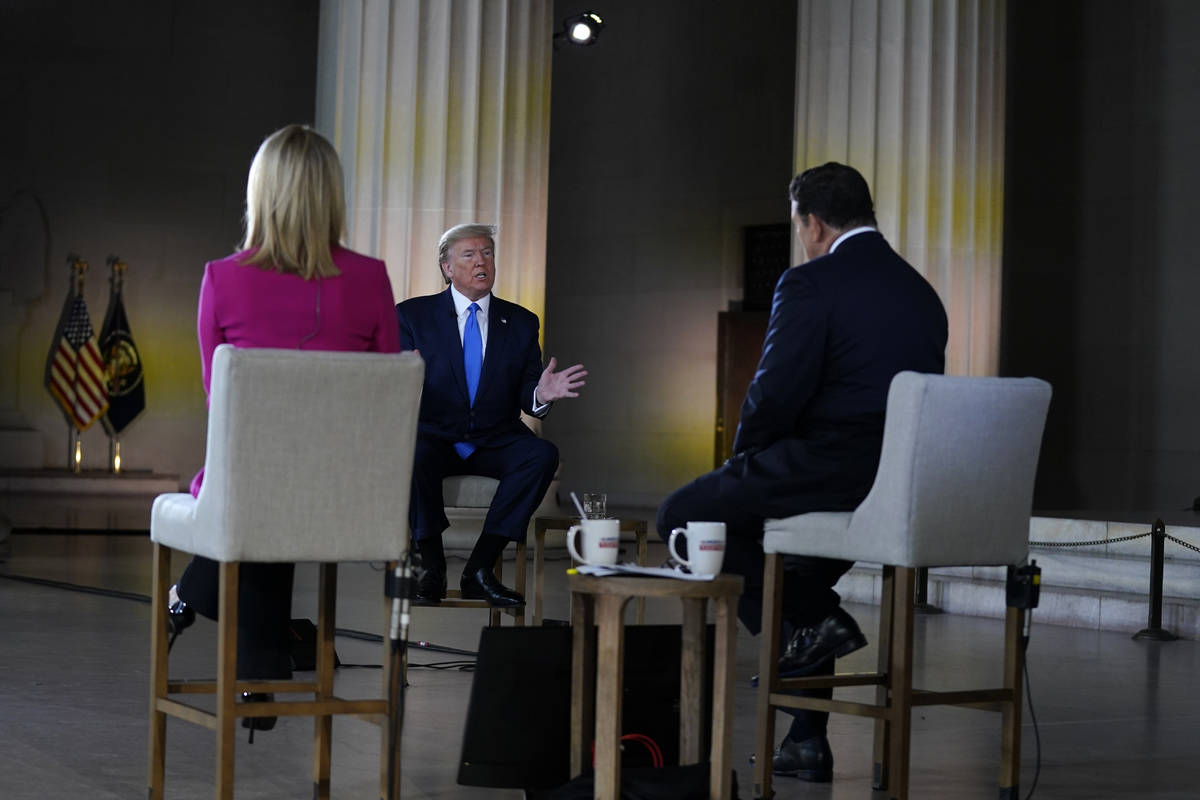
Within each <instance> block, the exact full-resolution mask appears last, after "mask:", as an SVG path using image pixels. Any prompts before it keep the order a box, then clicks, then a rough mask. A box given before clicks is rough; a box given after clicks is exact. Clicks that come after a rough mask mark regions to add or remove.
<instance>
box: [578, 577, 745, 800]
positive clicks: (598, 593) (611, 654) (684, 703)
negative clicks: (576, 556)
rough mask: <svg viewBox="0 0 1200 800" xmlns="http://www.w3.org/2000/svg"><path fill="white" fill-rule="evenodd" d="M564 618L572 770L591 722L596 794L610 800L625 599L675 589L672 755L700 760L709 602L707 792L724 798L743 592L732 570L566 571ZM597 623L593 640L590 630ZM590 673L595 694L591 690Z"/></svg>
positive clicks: (587, 747) (615, 783) (617, 756)
mask: <svg viewBox="0 0 1200 800" xmlns="http://www.w3.org/2000/svg"><path fill="white" fill-rule="evenodd" d="M567 584H568V586H569V587H570V590H571V601H572V602H571V625H572V627H573V629H574V649H573V653H572V667H571V775H572V776H576V775H579V774H580V773H581V772H582V771H583V769H584V767H585V766H586V765H587V764H588V762H589V760H590V759H591V740H590V739H589V737H588V736H586V735H585V734H586V732H588V731H591V730H593V729H594V730H595V764H596V783H595V797H596V798H597V800H617V799H618V798H619V797H620V794H621V741H620V740H621V693H622V682H623V675H622V669H621V667H622V664H623V663H624V652H623V651H624V646H625V615H624V611H625V604H626V603H627V602H629V600H630V598H633V597H678V598H679V599H680V601H681V602H682V603H683V625H682V637H683V640H682V647H681V648H680V667H679V670H680V672H679V675H680V682H679V689H680V697H681V701H680V704H679V760H680V762H681V763H683V764H697V763H699V762H700V761H701V753H700V742H701V740H702V737H701V735H700V726H701V721H702V720H703V719H704V715H703V713H702V712H703V708H704V700H705V698H704V697H702V692H703V688H704V662H705V658H704V647H705V638H706V637H705V630H704V622H705V604H706V603H707V601H709V600H712V601H713V605H714V608H715V610H716V627H717V630H716V640H715V642H714V645H713V646H714V650H715V652H714V653H713V696H712V739H711V746H710V750H709V762H710V764H711V772H710V775H709V798H710V800H728V798H729V794H730V791H731V790H732V786H731V781H730V771H731V768H732V757H733V677H734V653H735V647H736V635H737V630H736V625H737V600H738V597H739V596H740V595H741V593H742V578H741V576H738V575H718V576H717V577H716V578H715V579H714V580H711V581H684V580H674V579H671V578H643V577H616V576H611V577H606V578H596V577H593V576H588V575H580V574H578V573H572V574H571V575H569V576H568V577H567ZM593 622H594V623H595V625H596V628H597V630H596V643H595V644H594V645H593V643H592V637H591V636H590V635H589V634H590V633H591V629H592V624H593ZM593 681H595V684H596V691H595V694H594V695H592V693H591V685H592V682H593Z"/></svg>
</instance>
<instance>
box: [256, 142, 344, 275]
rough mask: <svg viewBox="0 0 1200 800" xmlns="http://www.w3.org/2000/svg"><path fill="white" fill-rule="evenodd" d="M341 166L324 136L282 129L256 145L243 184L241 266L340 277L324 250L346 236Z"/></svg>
mask: <svg viewBox="0 0 1200 800" xmlns="http://www.w3.org/2000/svg"><path fill="white" fill-rule="evenodd" d="M342 184H343V178H342V165H341V163H340V162H339V161H338V155H337V151H335V150H334V149H333V145H331V144H330V143H329V141H328V140H326V139H325V137H323V136H321V134H319V133H317V132H316V131H314V130H312V129H311V128H309V127H308V126H306V125H288V126H287V127H286V128H281V129H280V130H277V131H275V133H272V134H271V135H270V136H268V137H267V138H266V139H264V140H263V143H262V144H261V145H260V146H259V148H258V152H257V153H256V154H255V155H254V161H253V162H252V163H251V164H250V176H249V177H248V178H247V180H246V237H245V239H244V240H243V241H242V245H241V248H242V249H243V250H251V249H253V250H254V252H253V253H252V254H250V255H249V256H247V257H246V258H245V259H244V260H243V262H242V263H245V264H254V265H256V266H260V267H262V268H264V269H275V270H278V271H280V272H286V273H292V274H296V275H299V276H300V277H302V278H304V279H305V280H311V279H312V278H313V277H314V276H315V277H320V278H330V277H333V276H334V275H338V274H340V272H339V271H338V268H337V267H336V266H335V265H334V263H333V255H332V254H331V253H330V248H331V247H333V245H335V244H337V243H338V242H340V241H341V240H342V237H343V236H344V235H345V232H346V197H345V191H344V189H343V188H342Z"/></svg>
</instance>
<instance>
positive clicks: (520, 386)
mask: <svg viewBox="0 0 1200 800" xmlns="http://www.w3.org/2000/svg"><path fill="white" fill-rule="evenodd" d="M396 317H397V318H398V320H399V323H400V345H401V347H402V348H403V349H405V350H411V349H414V348H415V349H417V350H420V351H421V358H423V359H424V360H425V387H424V389H423V391H422V393H421V413H420V420H419V422H418V431H419V432H420V433H421V434H423V435H426V436H433V437H435V438H438V439H442V440H444V441H447V442H471V443H473V444H475V445H477V446H481V447H500V446H502V445H505V444H508V443H510V442H512V441H513V439H514V437H518V436H530V435H532V433H531V432H530V430H529V428H527V427H525V425H524V423H522V422H521V411H525V412H526V413H529V414H532V413H533V408H532V406H533V390H534V387H536V386H537V383H538V379H539V378H540V377H541V374H542V350H541V347H540V346H539V345H538V318H537V315H536V314H534V313H532V312H530V311H527V310H526V309H524V308H522V307H521V306H519V305H516V304H515V303H509V302H508V301H506V300H501V299H500V298H499V297H496V296H495V295H492V299H491V304H490V306H489V308H488V336H487V349H486V350H485V351H484V356H483V370H482V372H481V373H480V375H479V387H478V389H477V390H476V393H475V405H474V407H472V406H471V404H470V400H469V397H468V395H467V378H466V374H465V373H464V371H463V352H462V340H461V339H460V338H459V335H458V321H457V317H456V315H455V313H454V299H453V298H452V297H451V296H450V289H449V288H447V289H446V291H444V292H442V293H440V294H433V295H427V296H425V297H414V298H412V299H410V300H405V301H404V302H403V303H399V304H398V305H397V306H396Z"/></svg>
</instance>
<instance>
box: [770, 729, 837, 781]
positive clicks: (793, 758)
mask: <svg viewBox="0 0 1200 800" xmlns="http://www.w3.org/2000/svg"><path fill="white" fill-rule="evenodd" d="M771 772H773V773H774V774H776V775H786V776H787V777H789V778H799V779H800V780H802V781H812V782H813V783H828V782H829V781H831V780H833V752H832V751H831V750H830V749H829V740H828V739H826V738H825V737H824V736H813V737H812V738H809V739H805V740H804V741H803V742H793V741H792V740H791V739H789V738H787V737H786V736H785V737H784V739H783V741H782V742H780V743H779V749H778V750H776V751H775V755H774V756H772V761H771Z"/></svg>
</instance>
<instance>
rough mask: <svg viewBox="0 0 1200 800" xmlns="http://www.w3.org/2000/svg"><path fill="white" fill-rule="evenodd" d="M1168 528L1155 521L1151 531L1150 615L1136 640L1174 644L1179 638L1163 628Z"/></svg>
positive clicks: (1159, 520) (1135, 637) (1159, 521)
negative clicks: (1164, 569)
mask: <svg viewBox="0 0 1200 800" xmlns="http://www.w3.org/2000/svg"><path fill="white" fill-rule="evenodd" d="M1166 539H1167V526H1166V525H1164V524H1163V521H1162V520H1161V519H1156V520H1154V527H1153V528H1152V529H1151V531H1150V615H1149V619H1148V620H1147V622H1146V627H1145V628H1143V629H1142V630H1140V631H1138V632H1137V633H1135V634H1134V635H1133V638H1134V639H1153V640H1155V641H1158V642H1173V641H1175V640H1176V639H1178V638H1179V637H1178V636H1176V635H1175V634H1173V633H1171V632H1170V631H1168V630H1165V629H1164V628H1163V626H1162V598H1163V559H1164V558H1165V554H1164V551H1165V549H1166V548H1165V543H1166Z"/></svg>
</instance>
